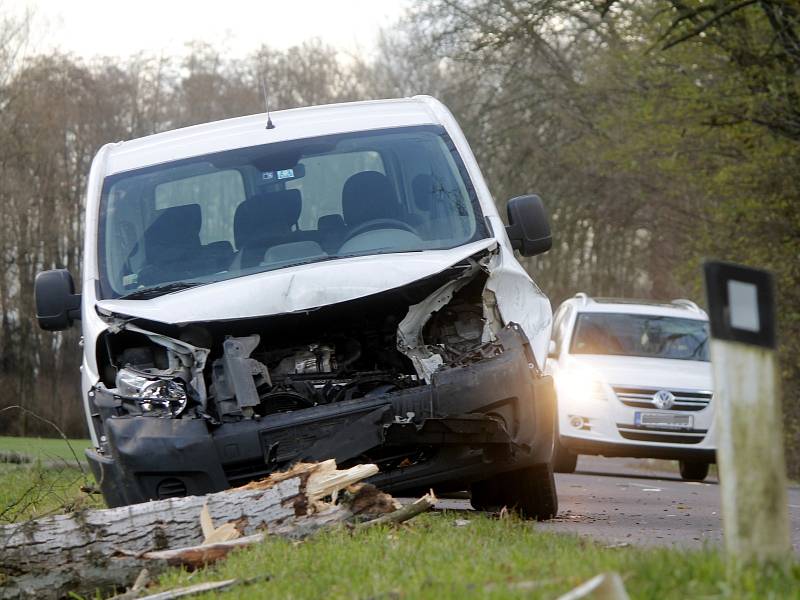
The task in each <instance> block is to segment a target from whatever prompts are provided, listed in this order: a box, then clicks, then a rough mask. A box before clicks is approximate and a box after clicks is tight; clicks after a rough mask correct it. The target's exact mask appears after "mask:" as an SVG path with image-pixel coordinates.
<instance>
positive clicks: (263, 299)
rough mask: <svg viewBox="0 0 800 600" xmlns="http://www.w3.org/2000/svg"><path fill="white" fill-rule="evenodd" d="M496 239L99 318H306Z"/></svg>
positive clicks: (155, 301)
mask: <svg viewBox="0 0 800 600" xmlns="http://www.w3.org/2000/svg"><path fill="white" fill-rule="evenodd" d="M496 246H497V241H496V240H495V239H493V238H488V239H484V240H479V241H477V242H473V243H471V244H467V245H465V246H459V247H457V248H451V249H449V250H426V251H422V252H403V253H392V254H379V255H371V256H358V257H353V258H342V259H338V260H332V261H324V262H318V263H311V264H307V265H299V266H296V267H287V268H284V269H280V270H276V271H268V272H265V273H256V274H253V275H247V276H243V277H237V278H234V279H226V280H224V281H218V282H215V283H209V284H206V285H201V286H198V287H194V288H188V289H185V290H181V291H178V292H172V293H170V294H165V295H163V296H158V297H156V298H151V299H148V300H122V299H116V300H100V301H99V302H97V309H98V312H100V313H101V314H114V315H119V316H127V317H136V318H141V319H147V320H151V321H159V322H161V323H168V324H182V323H190V322H202V321H223V320H231V319H246V318H251V317H261V316H269V315H276V314H282V313H291V312H302V311H306V310H312V309H315V308H319V307H322V306H327V305H330V304H336V303H339V302H346V301H348V300H355V299H356V298H362V297H364V296H369V295H371V294H376V293H378V292H382V291H385V290H390V289H394V288H399V287H402V286H404V285H408V284H409V283H412V282H414V281H417V280H419V279H424V278H425V277H430V276H431V275H435V274H437V273H440V272H442V271H444V270H445V269H447V268H448V267H451V266H453V265H454V264H456V263H458V262H460V261H462V260H464V259H466V258H468V257H470V256H472V255H473V254H476V253H478V252H481V251H483V250H486V249H489V248H494V247H496Z"/></svg>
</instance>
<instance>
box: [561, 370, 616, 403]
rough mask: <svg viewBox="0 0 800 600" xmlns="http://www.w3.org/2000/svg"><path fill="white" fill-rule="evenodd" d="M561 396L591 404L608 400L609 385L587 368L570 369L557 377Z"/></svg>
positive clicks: (562, 371)
mask: <svg viewBox="0 0 800 600" xmlns="http://www.w3.org/2000/svg"><path fill="white" fill-rule="evenodd" d="M555 380H556V381H555V383H556V389H557V390H558V394H559V396H562V397H569V398H570V399H573V400H578V401H584V402H591V401H604V400H608V384H607V383H606V382H605V380H604V379H603V377H602V376H601V375H600V374H599V373H597V372H596V371H594V370H593V369H588V368H585V367H568V368H566V369H563V370H561V371H558V372H557V373H556V376H555Z"/></svg>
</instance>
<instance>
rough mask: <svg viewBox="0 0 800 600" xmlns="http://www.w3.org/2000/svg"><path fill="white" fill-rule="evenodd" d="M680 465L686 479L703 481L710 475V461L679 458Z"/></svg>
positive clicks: (682, 474) (682, 476) (683, 477)
mask: <svg viewBox="0 0 800 600" xmlns="http://www.w3.org/2000/svg"><path fill="white" fill-rule="evenodd" d="M678 465H679V467H680V470H681V478H682V479H683V480H684V481H703V480H704V479H705V478H706V477H708V467H709V463H707V462H695V461H688V460H679V461H678Z"/></svg>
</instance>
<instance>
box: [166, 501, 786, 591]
mask: <svg viewBox="0 0 800 600" xmlns="http://www.w3.org/2000/svg"><path fill="white" fill-rule="evenodd" d="M465 517H467V518H468V521H469V523H468V524H466V525H462V526H457V524H456V523H457V519H461V520H463V519H465ZM607 571H617V572H619V573H620V574H621V575H622V577H623V578H624V580H625V585H626V587H627V589H628V592H629V594H630V596H631V597H632V598H659V599H670V598H675V599H684V598H699V597H703V598H798V597H800V566H799V565H797V564H794V565H792V566H791V567H790V568H789V569H788V570H787V571H786V572H781V571H773V570H762V569H751V570H747V569H746V570H741V571H738V572H737V573H736V576H735V579H726V576H725V573H726V567H725V563H724V561H723V560H722V558H721V556H720V554H719V552H717V551H714V550H711V549H709V550H705V551H697V552H687V551H681V550H670V549H641V548H632V547H626V548H613V549H611V548H606V547H604V546H602V545H600V544H596V543H593V542H588V541H586V540H583V539H580V538H578V537H576V536H570V535H563V534H555V533H547V532H540V531H537V529H536V524H535V523H531V522H525V521H521V520H518V519H515V518H508V519H502V520H499V519H494V518H491V517H489V516H486V515H482V514H477V513H476V514H472V513H468V514H465V513H458V514H454V513H447V512H445V513H429V514H426V515H423V516H421V517H419V518H417V519H415V520H413V521H412V522H410V523H409V525H407V526H405V527H403V528H401V529H390V528H376V529H373V530H366V531H359V532H351V531H348V530H345V529H337V530H334V531H330V532H326V533H323V534H321V535H319V536H317V537H314V538H312V539H310V540H307V541H305V542H302V543H293V542H290V541H286V540H280V539H270V540H267V541H266V542H264V543H263V544H260V545H258V546H256V547H253V548H248V549H244V550H242V551H239V552H237V553H235V554H233V555H231V557H230V558H228V560H226V561H225V562H223V563H221V564H219V565H216V566H214V567H210V568H208V569H205V570H202V571H197V572H194V573H189V572H187V571H184V570H173V571H170V572H168V573H166V574H164V575H163V576H162V577H161V579H160V582H159V586H158V589H161V590H164V589H169V588H174V587H179V586H183V585H191V584H194V583H199V582H202V581H215V580H221V579H228V578H234V577H235V578H241V579H247V578H251V577H254V576H267V577H268V579H266V580H263V581H259V582H258V583H256V584H252V585H240V586H237V587H234V588H231V589H230V591H227V592H225V597H226V598H231V599H234V598H241V599H251V598H298V599H300V598H320V597H325V598H437V599H438V598H454V599H455V598H517V597H525V598H555V597H557V596H558V595H560V594H562V593H565V592H566V591H568V590H570V589H572V588H573V587H575V586H577V585H579V584H580V583H582V582H583V581H586V580H587V579H589V578H591V577H593V576H594V575H597V574H598V573H602V572H607ZM207 597H212V596H211V595H208V596H207Z"/></svg>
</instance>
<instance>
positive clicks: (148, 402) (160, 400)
mask: <svg viewBox="0 0 800 600" xmlns="http://www.w3.org/2000/svg"><path fill="white" fill-rule="evenodd" d="M116 384H117V394H118V395H119V396H120V397H121V398H122V399H124V400H128V401H134V402H135V403H136V404H137V405H138V407H139V408H140V409H141V411H142V412H143V413H145V414H149V415H152V416H173V417H177V416H178V415H180V414H181V413H182V412H183V410H184V409H185V408H186V404H187V403H188V395H187V393H186V386H185V385H184V383H183V382H182V381H181V380H179V379H173V378H169V377H161V376H158V375H150V374H148V373H143V372H141V371H133V370H131V369H120V370H119V372H118V373H117V378H116Z"/></svg>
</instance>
